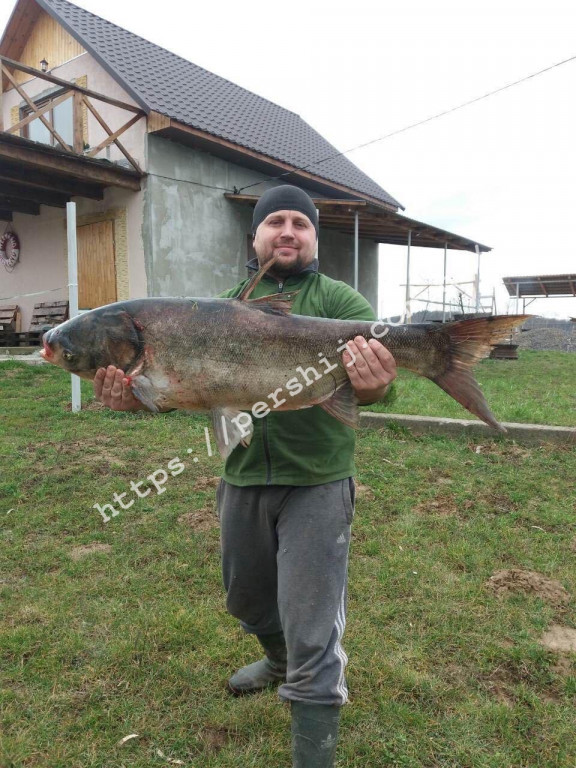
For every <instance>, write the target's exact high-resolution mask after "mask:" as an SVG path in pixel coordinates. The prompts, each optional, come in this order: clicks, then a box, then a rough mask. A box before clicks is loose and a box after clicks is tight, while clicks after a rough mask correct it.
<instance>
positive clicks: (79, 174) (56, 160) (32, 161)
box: [0, 135, 140, 192]
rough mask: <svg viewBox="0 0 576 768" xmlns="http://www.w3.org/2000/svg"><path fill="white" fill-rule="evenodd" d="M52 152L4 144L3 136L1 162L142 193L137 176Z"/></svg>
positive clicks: (74, 156)
mask: <svg viewBox="0 0 576 768" xmlns="http://www.w3.org/2000/svg"><path fill="white" fill-rule="evenodd" d="M50 150H51V148H46V149H44V148H43V149H36V148H30V147H24V146H15V145H12V144H8V143H7V142H5V141H2V136H1V135H0V160H2V159H6V160H10V161H12V162H16V163H22V164H24V165H27V166H28V167H30V168H33V169H35V170H36V169H38V170H42V171H48V172H49V171H54V172H56V173H59V174H65V175H66V176H68V177H71V178H72V179H76V180H79V181H84V182H85V181H89V182H90V181H91V182H94V183H97V184H102V185H104V186H106V187H123V188H124V189H131V190H133V191H135V192H137V191H138V190H139V189H140V179H139V178H138V177H137V176H136V175H135V174H133V173H129V172H127V171H126V170H123V169H120V168H114V167H112V166H109V165H108V164H106V165H104V164H103V163H102V161H100V160H89V161H88V160H87V159H85V158H81V157H78V156H77V155H73V154H69V155H68V156H67V157H66V156H63V155H62V154H59V153H56V152H53V151H50Z"/></svg>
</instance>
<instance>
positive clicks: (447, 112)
mask: <svg viewBox="0 0 576 768" xmlns="http://www.w3.org/2000/svg"><path fill="white" fill-rule="evenodd" d="M575 59H576V56H570V58H569V59H564V60H563V61H559V62H557V63H556V64H551V65H550V66H549V67H546V68H545V69H540V70H539V71H538V72H533V73H532V74H531V75H526V76H525V77H521V78H520V80H515V81H514V82H513V83H508V85H503V86H501V87H500V88H496V90H494V91H490V92H489V93H485V94H484V95H483V96H477V97H476V98H475V99H470V101H465V102H464V103H463V104H459V105H458V106H457V107H452V108H451V109H445V110H444V111H443V112H438V113H437V114H435V115H431V116H430V117H427V118H425V119H424V120H419V121H418V122H417V123H411V124H410V125H407V126H405V127H404V128H399V129H398V130H396V131H392V132H391V133H387V134H385V135H384V136H380V137H379V138H377V139H372V140H371V141H366V142H365V143H364V144H358V145H357V146H355V147H352V148H351V149H346V150H344V152H337V153H336V154H333V155H327V156H326V157H323V158H322V159H320V160H316V161H315V162H313V163H310V164H309V165H304V166H302V167H301V168H295V169H294V170H293V171H285V172H284V173H281V174H280V175H279V176H270V178H268V179H264V180H263V181H257V182H256V183H255V184H248V185H247V186H245V187H241V188H240V189H238V190H237V189H234V192H235V193H236V194H238V193H240V192H243V191H244V190H245V189H250V188H251V187H257V186H258V185H259V184H264V183H265V182H267V181H277V180H278V179H282V178H283V177H284V176H290V174H292V173H298V171H307V170H309V169H310V168H314V167H315V166H317V165H321V164H322V163H326V162H328V160H335V159H336V158H337V157H341V156H342V155H347V154H349V153H350V152H354V151H355V150H357V149H362V148H363V147H369V146H370V145H371V144H377V143H378V142H379V141H384V140H385V139H389V138H390V137H391V136H397V135H398V134H400V133H405V132H406V131H409V130H411V129H412V128H417V127H418V126H419V125H424V124H425V123H429V122H431V121H432V120H437V119H438V118H439V117H444V116H445V115H450V114H451V113H452V112H456V111H457V110H459V109H464V107H469V106H470V104H475V103H476V102H478V101H482V100H483V99H487V98H488V97H489V96H494V95H495V94H496V93H501V92H502V91H505V90H507V89H508V88H513V87H514V86H515V85H519V84H520V83H525V82H526V80H531V79H532V78H534V77H538V75H543V74H544V73H545V72H549V71H550V70H551V69H555V68H556V67H561V66H562V64H568V62H570V61H574V60H575Z"/></svg>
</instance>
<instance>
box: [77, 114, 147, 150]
mask: <svg viewBox="0 0 576 768" xmlns="http://www.w3.org/2000/svg"><path fill="white" fill-rule="evenodd" d="M141 117H142V115H134V116H133V117H131V118H130V120H128V122H127V123H124V125H123V126H122V127H121V128H118V130H117V131H114V133H111V134H110V136H108V138H107V139H105V140H104V141H103V142H102V143H101V144H99V145H98V146H97V147H95V148H94V149H91V150H90V152H88V153H87V154H88V157H95V155H97V154H98V152H100V151H101V150H103V149H104V147H107V146H108V145H109V144H112V143H114V144H118V145H119V144H120V142H118V141H117V138H118V136H121V135H122V134H123V133H124V131H127V130H128V128H131V127H132V126H133V125H134V123H137V122H138V120H140V118H141Z"/></svg>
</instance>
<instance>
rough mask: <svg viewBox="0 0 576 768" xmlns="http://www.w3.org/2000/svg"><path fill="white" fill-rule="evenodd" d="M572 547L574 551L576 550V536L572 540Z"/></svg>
mask: <svg viewBox="0 0 576 768" xmlns="http://www.w3.org/2000/svg"><path fill="white" fill-rule="evenodd" d="M570 549H571V550H572V552H576V536H575V537H574V538H573V539H572V541H571V542H570Z"/></svg>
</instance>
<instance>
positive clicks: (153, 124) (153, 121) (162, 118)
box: [146, 111, 170, 133]
mask: <svg viewBox="0 0 576 768" xmlns="http://www.w3.org/2000/svg"><path fill="white" fill-rule="evenodd" d="M169 127H170V118H169V117H167V116H166V115H162V114H160V112H154V111H152V112H150V114H149V115H148V120H147V121H146V130H147V131H148V133H154V132H155V131H161V130H162V129H163V128H169Z"/></svg>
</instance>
